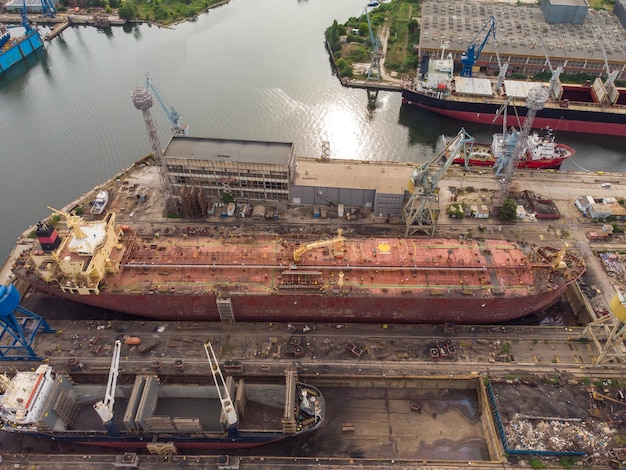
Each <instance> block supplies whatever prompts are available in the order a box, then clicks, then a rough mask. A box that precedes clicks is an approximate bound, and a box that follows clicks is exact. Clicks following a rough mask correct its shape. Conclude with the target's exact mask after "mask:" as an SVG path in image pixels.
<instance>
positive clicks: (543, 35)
mask: <svg viewBox="0 0 626 470" xmlns="http://www.w3.org/2000/svg"><path fill="white" fill-rule="evenodd" d="M492 16H493V17H494V18H495V19H496V21H497V35H496V39H497V54H496V47H495V45H494V41H493V38H490V39H489V41H487V43H486V44H485V45H484V49H482V54H481V55H480V57H479V59H478V61H477V65H478V66H479V67H480V68H481V71H483V72H486V73H489V74H497V72H498V70H499V66H498V64H499V61H500V63H506V62H508V63H509V64H510V66H509V72H511V73H521V74H525V75H534V74H536V73H539V72H550V67H552V68H554V69H556V68H557V67H558V66H562V67H563V69H564V72H565V73H579V72H585V73H589V74H592V75H601V74H606V64H607V63H608V66H609V68H610V69H611V71H614V70H619V75H618V79H624V78H626V30H625V29H624V27H623V25H624V24H626V11H625V8H624V0H621V1H619V2H617V3H616V5H615V8H614V11H613V12H609V11H605V10H593V9H589V5H588V4H587V2H586V1H585V0H543V1H542V2H541V5H540V6H534V5H531V6H527V5H510V4H509V5H507V4H486V3H479V2H460V1H456V2H454V1H452V2H437V1H432V0H427V1H425V2H424V4H423V6H422V13H421V17H420V42H419V45H418V48H419V54H420V56H423V55H425V54H426V55H431V56H439V55H441V54H442V47H444V46H445V53H446V54H448V53H450V54H452V55H453V56H454V58H455V59H456V61H457V62H458V61H459V60H460V58H461V54H462V53H463V52H465V51H466V50H467V48H468V45H469V44H470V43H472V41H473V40H474V39H475V38H476V36H477V35H478V33H479V32H480V31H481V28H482V27H483V26H484V25H485V24H486V22H487V21H488V20H489V18H490V17H492ZM620 22H621V23H620ZM544 49H545V53H544ZM498 55H499V58H498ZM546 56H547V57H546ZM605 58H606V60H605Z"/></svg>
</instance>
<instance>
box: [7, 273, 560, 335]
mask: <svg viewBox="0 0 626 470" xmlns="http://www.w3.org/2000/svg"><path fill="white" fill-rule="evenodd" d="M18 275H19V274H18ZM26 279H27V280H28V281H29V282H31V285H32V286H33V287H34V288H36V289H37V290H40V291H43V292H47V293H49V294H52V295H54V296H58V297H62V298H65V299H68V300H71V301H76V302H80V303H84V304H87V305H91V306H94V307H100V308H105V309H109V310H113V311H117V312H122V313H128V314H132V315H138V316H142V317H146V318H151V319H154V320H164V321H221V320H223V319H222V318H220V314H219V312H218V309H217V304H216V300H217V298H216V296H213V295H184V296H182V295H176V294H164V293H154V294H123V293H107V292H106V291H105V292H102V293H100V294H98V295H87V296H85V295H71V294H68V293H65V292H63V291H62V290H61V289H57V288H55V287H54V285H49V284H43V283H39V282H36V281H34V280H33V279H29V278H28V277H26ZM568 286H569V284H565V285H562V286H560V288H559V289H554V290H552V291H546V292H543V293H540V294H537V295H534V296H532V297H529V296H524V295H520V296H519V297H510V296H503V297H492V298H479V297H474V296H472V295H467V296H464V297H462V298H459V297H458V295H454V294H452V293H451V294H449V297H447V296H446V295H445V294H443V295H433V296H430V297H421V298H416V297H414V296H407V297H384V298H376V297H372V296H367V295H364V296H351V295H347V294H340V295H337V296H335V297H330V296H326V295H325V296H318V295H315V294H301V295H299V294H276V295H269V296H268V295H242V296H232V297H231V298H230V299H231V303H232V310H233V316H234V320H235V321H246V322H267V321H276V322H330V323H335V322H355V323H356V322H360V323H425V324H440V323H445V322H455V323H459V324H495V323H502V322H506V321H509V320H514V319H517V318H521V317H524V316H526V315H529V314H532V313H535V312H538V311H540V310H542V309H544V308H546V307H549V306H551V305H553V304H554V303H556V302H557V301H558V300H559V299H560V297H561V296H562V295H563V294H564V293H565V291H566V290H567V288H568Z"/></svg>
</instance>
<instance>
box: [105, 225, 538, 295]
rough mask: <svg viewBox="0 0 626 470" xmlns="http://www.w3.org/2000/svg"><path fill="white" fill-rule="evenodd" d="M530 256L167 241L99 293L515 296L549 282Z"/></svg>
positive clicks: (412, 244)
mask: <svg viewBox="0 0 626 470" xmlns="http://www.w3.org/2000/svg"><path fill="white" fill-rule="evenodd" d="M307 242H308V243H309V245H307ZM298 249H300V250H301V255H300V260H299V261H298V262H297V263H295V262H294V261H293V260H294V252H295V251H296V250H298ZM532 253H533V252H532V250H526V249H523V247H521V246H519V245H517V244H515V243H513V242H508V241H502V240H484V241H475V240H464V239H459V240H450V239H410V238H406V239H400V238H367V239H365V238H363V239H354V240H352V239H350V240H345V241H344V242H343V245H342V246H341V247H340V246H339V245H338V244H337V242H334V241H333V240H332V239H329V240H325V241H310V240H308V241H305V240H286V239H281V238H278V237H276V236H261V235H256V236H254V237H253V236H252V235H249V236H245V235H244V236H238V237H231V238H222V239H211V238H205V237H202V236H196V237H188V236H171V237H160V238H159V240H158V242H155V241H154V240H148V239H146V240H137V242H136V243H135V244H134V247H133V248H132V249H131V251H130V252H129V253H126V255H125V256H126V257H127V258H126V261H125V263H124V264H123V267H122V271H121V273H119V274H115V275H109V276H108V277H107V278H106V279H105V280H104V282H103V283H102V285H101V288H102V289H110V290H111V291H113V292H122V291H124V292H129V291H130V292H136V293H155V292H168V293H193V292H196V293H206V292H209V291H212V290H218V289H220V288H228V290H229V291H230V292H241V293H245V294H254V293H257V294H271V293H273V292H276V291H281V292H283V293H288V292H291V291H297V292H300V293H301V292H303V291H307V290H308V291H311V292H315V293H318V292H319V291H320V290H324V289H329V290H333V289H337V288H351V289H353V290H357V291H358V290H366V291H367V292H368V293H370V294H372V295H378V296H382V297H384V296H392V295H398V294H402V293H403V291H406V290H407V289H411V290H413V291H415V290H420V289H428V290H430V291H433V290H434V291H437V290H441V291H446V290H448V289H452V288H456V289H458V288H459V287H461V288H464V289H473V290H476V289H478V290H489V289H490V290H493V291H497V292H498V293H499V294H501V295H505V294H506V293H515V295H520V293H523V292H528V291H529V290H530V289H534V288H540V287H543V286H542V283H543V282H546V280H547V279H546V276H541V275H538V274H539V273H541V272H542V271H545V272H546V273H547V272H548V270H549V268H550V266H549V264H547V263H545V262H541V261H540V260H539V259H538V258H536V259H532V258H529V254H531V255H532Z"/></svg>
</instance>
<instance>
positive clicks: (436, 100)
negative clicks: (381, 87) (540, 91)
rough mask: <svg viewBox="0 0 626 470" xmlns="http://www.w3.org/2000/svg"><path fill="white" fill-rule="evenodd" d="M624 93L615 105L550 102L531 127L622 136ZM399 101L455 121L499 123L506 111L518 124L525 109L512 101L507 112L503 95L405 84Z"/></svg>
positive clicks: (624, 127) (625, 128) (625, 121)
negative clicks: (415, 87)
mask: <svg viewBox="0 0 626 470" xmlns="http://www.w3.org/2000/svg"><path fill="white" fill-rule="evenodd" d="M566 88H567V87H566ZM570 88H573V87H570ZM625 96H626V93H622V94H621V95H620V99H619V100H618V103H617V104H616V105H615V106H599V105H597V104H594V103H588V104H587V105H586V106H578V108H575V107H574V106H566V104H567V103H565V102H563V103H560V102H557V103H554V104H549V105H547V106H546V107H545V108H543V109H541V110H539V111H537V114H536V116H535V117H534V120H533V127H534V128H542V127H550V128H552V129H554V130H555V131H558V132H576V133H582V134H598V135H614V136H621V137H624V136H626V107H625V106H624V102H625V101H626V98H625ZM402 103H403V104H407V105H412V106H418V107H420V108H423V109H427V110H429V111H432V112H434V113H437V114H440V115H442V116H446V117H449V118H452V119H456V120H458V121H464V122H473V123H479V124H488V125H496V124H497V125H502V123H503V121H504V119H505V117H504V115H508V116H509V117H508V119H509V125H513V126H517V127H521V125H522V124H523V121H524V118H525V116H526V112H527V109H526V108H525V107H524V106H517V107H514V106H512V105H509V106H508V107H507V111H506V112H500V110H501V108H502V107H503V105H504V104H506V103H507V101H506V99H504V98H497V99H496V98H485V97H474V96H456V95H451V96H448V95H443V96H438V95H436V94H428V93H425V92H421V91H419V90H412V89H408V88H403V89H402ZM511 116H519V121H518V122H511V121H512V119H511ZM516 121H517V119H516Z"/></svg>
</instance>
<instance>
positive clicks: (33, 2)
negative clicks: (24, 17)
mask: <svg viewBox="0 0 626 470" xmlns="http://www.w3.org/2000/svg"><path fill="white" fill-rule="evenodd" d="M50 3H52V5H54V7H55V8H56V6H57V1H56V0H51V1H50ZM24 5H26V11H27V12H28V13H41V12H42V5H43V1H42V0H7V2H6V5H5V8H6V11H7V13H18V12H19V11H20V8H22V6H24Z"/></svg>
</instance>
